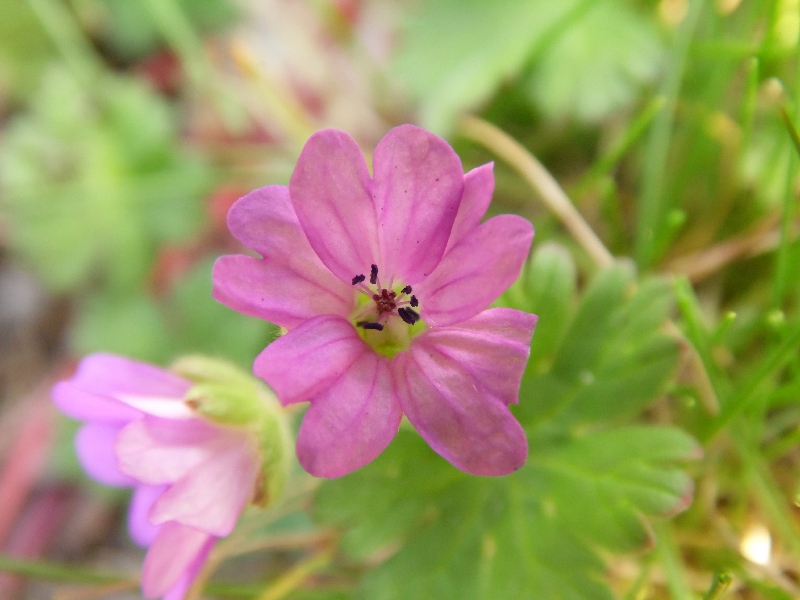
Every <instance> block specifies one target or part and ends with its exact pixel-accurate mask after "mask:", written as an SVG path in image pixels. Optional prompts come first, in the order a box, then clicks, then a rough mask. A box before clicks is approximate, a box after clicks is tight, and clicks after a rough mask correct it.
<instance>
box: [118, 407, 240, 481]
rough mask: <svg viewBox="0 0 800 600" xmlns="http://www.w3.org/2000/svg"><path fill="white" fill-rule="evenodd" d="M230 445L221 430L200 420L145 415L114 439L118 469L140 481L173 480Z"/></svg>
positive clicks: (126, 427)
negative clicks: (177, 419) (179, 419)
mask: <svg viewBox="0 0 800 600" xmlns="http://www.w3.org/2000/svg"><path fill="white" fill-rule="evenodd" d="M228 444H229V440H228V438H227V437H226V436H225V435H224V430H222V429H220V428H219V427H215V426H212V425H209V424H207V423H205V422H204V421H202V420H201V419H195V420H192V421H188V420H187V421H173V420H170V419H160V418H157V417H149V416H148V417H145V418H144V419H141V420H139V421H135V422H133V423H131V424H129V425H127V426H125V428H124V429H123V430H122V432H121V433H120V435H119V437H118V438H117V444H116V453H117V456H118V458H119V468H120V471H122V472H123V473H125V474H127V475H130V476H131V477H133V478H135V479H136V480H137V481H140V482H141V483H146V484H149V485H161V484H165V483H173V482H174V481H177V480H178V479H180V478H181V477H183V476H184V475H185V474H186V473H188V472H189V471H190V470H191V469H193V468H194V467H195V466H197V465H198V464H200V463H202V462H203V461H205V460H208V459H209V458H210V457H212V456H213V455H214V453H215V452H216V451H218V450H219V449H220V448H224V447H226V446H227V445H228Z"/></svg>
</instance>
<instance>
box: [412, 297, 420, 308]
mask: <svg viewBox="0 0 800 600" xmlns="http://www.w3.org/2000/svg"><path fill="white" fill-rule="evenodd" d="M411 306H414V307H417V306H419V300H417V297H416V296H411Z"/></svg>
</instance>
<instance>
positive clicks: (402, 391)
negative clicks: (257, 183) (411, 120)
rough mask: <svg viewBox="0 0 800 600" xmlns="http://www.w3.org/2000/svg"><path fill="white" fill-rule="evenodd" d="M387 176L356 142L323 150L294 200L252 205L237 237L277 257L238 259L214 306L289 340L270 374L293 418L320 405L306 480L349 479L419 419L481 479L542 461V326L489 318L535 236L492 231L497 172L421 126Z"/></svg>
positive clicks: (233, 219) (302, 175) (305, 441)
mask: <svg viewBox="0 0 800 600" xmlns="http://www.w3.org/2000/svg"><path fill="white" fill-rule="evenodd" d="M373 164H374V176H372V177H371V176H370V173H369V171H368V169H367V165H366V162H365V161H364V158H363V156H362V154H361V151H360V150H359V148H358V145H357V144H356V142H355V141H354V140H353V139H352V138H351V137H350V136H348V135H347V134H346V133H344V132H341V131H336V130H325V131H320V132H318V133H316V134H314V135H313V136H311V138H310V139H309V140H308V142H307V143H306V145H305V147H304V148H303V151H302V153H301V154H300V157H299V159H298V161H297V166H296V167H295V170H294V173H293V174H292V177H291V180H290V182H289V186H288V187H285V186H279V185H273V186H267V187H264V188H261V189H258V190H255V191H254V192H251V193H250V194H248V195H247V196H245V197H243V198H241V199H239V200H238V201H237V202H236V203H235V204H234V205H233V206H232V208H231V210H230V212H229V213H228V227H229V229H230V230H231V232H232V233H233V235H234V236H235V237H236V238H238V239H239V241H241V242H242V243H243V244H244V245H245V246H248V247H250V248H252V249H253V250H255V251H256V252H258V253H259V254H260V255H261V256H262V258H254V257H251V256H244V255H233V256H223V257H221V258H220V259H218V261H217V263H216V264H215V266H214V297H215V298H216V299H217V300H219V301H220V302H222V303H224V304H226V305H228V306H229V307H231V308H233V309H235V310H237V311H240V312H243V313H245V314H248V315H251V316H255V317H259V318H262V319H266V320H268V321H271V322H273V323H276V324H277V325H279V326H281V327H283V328H285V329H287V330H288V333H287V334H286V335H284V336H282V337H280V338H279V339H277V340H276V341H275V342H273V343H272V344H270V345H269V346H268V347H267V348H266V349H265V350H264V351H263V352H262V353H261V354H260V355H259V356H258V358H256V360H255V364H254V373H255V374H256V375H257V376H259V377H261V378H262V379H264V380H265V381H266V382H267V383H268V384H269V385H270V386H271V387H272V388H273V389H274V390H275V392H276V393H277V395H278V398H279V399H280V401H281V402H282V403H283V404H284V405H288V404H292V403H295V402H302V401H306V400H308V401H310V402H311V405H310V407H309V409H308V411H307V413H306V414H305V417H304V420H303V423H302V426H301V428H300V433H299V436H298V440H297V455H298V458H299V459H300V462H301V464H302V465H303V466H304V467H305V469H306V470H307V471H308V472H310V473H311V474H313V475H316V476H321V477H338V476H341V475H344V474H346V473H349V472H351V471H353V470H355V469H357V468H359V467H361V466H363V465H365V464H367V463H369V462H370V461H372V460H373V459H374V458H375V457H377V456H378V455H379V454H380V453H381V452H382V451H383V450H384V448H386V446H387V445H388V444H389V442H390V441H391V440H392V438H393V437H394V435H395V434H396V433H397V430H398V428H399V425H400V420H401V418H402V416H403V414H405V415H406V416H407V417H408V420H409V421H410V422H411V423H412V424H413V425H414V426H415V427H416V429H417V431H418V432H419V433H420V435H422V437H423V438H425V440H427V442H428V443H429V444H430V445H431V447H432V448H433V449H434V450H435V451H436V452H438V453H439V454H440V455H442V456H443V457H444V458H446V459H447V460H449V461H450V462H451V463H452V464H453V465H455V466H456V467H458V468H459V469H462V470H464V471H466V472H469V473H474V474H478V475H503V474H507V473H510V472H512V471H514V470H515V469H518V468H519V467H521V466H522V465H523V463H524V462H525V459H526V457H527V441H526V439H525V434H524V432H523V430H522V427H521V426H520V425H519V423H518V422H517V421H516V419H514V417H513V416H512V414H511V412H510V411H509V408H508V405H509V404H512V403H516V402H518V391H519V383H520V379H521V377H522V373H523V371H524V368H525V364H526V362H527V359H528V355H529V347H530V339H531V336H532V334H533V328H534V326H535V323H536V316H535V315H531V314H527V313H523V312H520V311H516V310H511V309H505V308H493V309H488V310H486V309H487V307H488V306H489V305H490V304H491V303H492V302H493V301H494V300H495V299H496V298H497V297H498V296H499V295H500V294H501V293H502V292H503V291H504V290H505V289H506V288H507V287H508V286H509V285H510V284H511V283H512V282H513V281H514V280H515V279H516V278H517V277H518V275H519V272H520V269H521V267H522V264H523V262H524V261H525V259H526V257H527V255H528V251H529V249H530V244H531V240H532V239H533V227H532V226H531V224H530V222H528V221H527V220H525V219H523V218H521V217H519V216H514V215H501V216H497V217H494V218H492V219H489V220H488V221H486V222H485V223H480V221H481V218H482V217H483V215H484V213H485V212H486V209H487V207H488V206H489V202H490V201H491V196H492V191H493V188H494V177H493V174H492V165H491V164H488V165H484V166H482V167H479V168H477V169H475V170H473V171H470V172H469V173H467V174H466V175H464V173H463V170H462V167H461V161H460V160H459V158H458V156H457V155H456V154H455V152H454V151H453V149H452V148H451V147H450V146H449V145H448V144H447V143H446V142H445V141H444V140H442V139H441V138H438V137H436V136H434V135H433V134H431V133H428V132H427V131H424V130H422V129H419V128H417V127H414V126H411V125H403V126H401V127H397V128H395V129H393V130H391V131H390V132H389V133H388V134H387V135H386V137H384V138H383V140H382V141H381V142H380V143H379V144H378V146H377V148H376V149H375V155H374V161H373Z"/></svg>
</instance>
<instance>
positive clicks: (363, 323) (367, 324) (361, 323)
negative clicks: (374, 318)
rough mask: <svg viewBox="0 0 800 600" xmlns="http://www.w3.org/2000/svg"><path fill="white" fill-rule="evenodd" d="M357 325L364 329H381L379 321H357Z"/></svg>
mask: <svg viewBox="0 0 800 600" xmlns="http://www.w3.org/2000/svg"><path fill="white" fill-rule="evenodd" d="M357 325H358V326H359V327H362V328H364V329H374V330H375V331H383V325H381V324H380V323H370V322H369V321H359V322H358V323H357Z"/></svg>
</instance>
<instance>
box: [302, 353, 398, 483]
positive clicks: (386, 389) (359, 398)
mask: <svg viewBox="0 0 800 600" xmlns="http://www.w3.org/2000/svg"><path fill="white" fill-rule="evenodd" d="M402 417H403V411H402V410H401V409H400V404H399V403H398V402H397V397H396V394H395V390H394V383H393V382H392V375H391V372H390V370H389V362H388V360H387V359H385V358H384V357H379V356H378V355H376V354H375V353H374V352H370V351H365V352H364V353H363V354H362V355H361V357H360V358H358V359H357V360H356V361H355V362H354V363H353V364H352V365H351V366H350V368H349V369H348V370H347V372H346V373H344V374H343V375H342V376H341V377H340V378H339V379H338V380H337V381H336V382H335V383H334V384H333V385H331V386H330V387H329V388H328V389H326V390H325V391H323V392H322V393H321V394H320V395H318V396H316V397H315V398H313V399H312V400H311V406H310V407H309V409H308V412H306V414H305V416H304V417H303V424H302V426H301V427H300V433H299V435H298V438H297V457H298V458H299V460H300V464H302V465H303V467H304V468H305V470H306V471H308V472H309V473H311V474H312V475H314V476H316V477H341V476H342V475H346V474H347V473H350V472H351V471H355V470H356V469H358V468H360V467H363V466H364V465H366V464H367V463H370V462H372V461H373V460H374V459H375V458H376V457H377V456H378V455H379V454H380V453H381V452H383V451H384V449H385V448H386V446H388V445H389V442H391V441H392V439H393V438H394V436H395V435H396V434H397V429H398V428H399V427H400V420H401V418H402Z"/></svg>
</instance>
